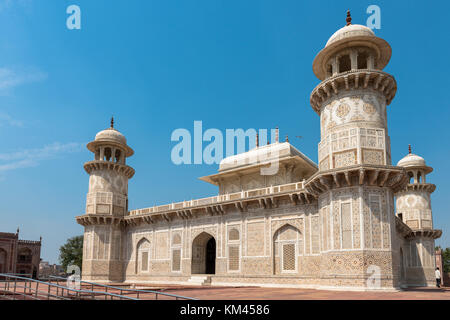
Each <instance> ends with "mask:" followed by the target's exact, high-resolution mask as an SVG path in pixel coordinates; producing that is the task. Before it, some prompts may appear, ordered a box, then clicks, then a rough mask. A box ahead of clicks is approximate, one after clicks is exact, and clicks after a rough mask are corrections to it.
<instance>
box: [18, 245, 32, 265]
mask: <svg viewBox="0 0 450 320" xmlns="http://www.w3.org/2000/svg"><path fill="white" fill-rule="evenodd" d="M18 258H19V259H18V260H19V263H31V260H32V258H33V253H32V252H31V250H30V249H28V248H24V249H21V250H20V251H19V257H18Z"/></svg>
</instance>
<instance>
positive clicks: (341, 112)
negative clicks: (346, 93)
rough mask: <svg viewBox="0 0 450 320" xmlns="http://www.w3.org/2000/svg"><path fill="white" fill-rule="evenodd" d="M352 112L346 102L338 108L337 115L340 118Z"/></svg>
mask: <svg viewBox="0 0 450 320" xmlns="http://www.w3.org/2000/svg"><path fill="white" fill-rule="evenodd" d="M349 112H350V107H349V105H348V104H346V103H341V104H340V105H339V107H337V109H336V115H337V116H338V117H339V118H344V117H345V116H346V115H348V113H349Z"/></svg>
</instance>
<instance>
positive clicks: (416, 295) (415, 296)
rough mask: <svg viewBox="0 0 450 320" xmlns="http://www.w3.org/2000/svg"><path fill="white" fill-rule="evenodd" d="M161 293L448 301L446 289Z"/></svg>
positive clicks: (220, 297) (254, 289)
mask: <svg viewBox="0 0 450 320" xmlns="http://www.w3.org/2000/svg"><path fill="white" fill-rule="evenodd" d="M164 292H167V293H173V294H177V295H182V296H188V297H193V298H198V299H201V300H210V299H213V300H450V288H441V289H438V288H415V289H407V290H403V291H399V292H355V291H326V290H314V289H292V288H260V287H238V288H230V287H227V288H214V287H209V288H189V289H188V288H186V289H182V288H180V289H169V290H165V291H164Z"/></svg>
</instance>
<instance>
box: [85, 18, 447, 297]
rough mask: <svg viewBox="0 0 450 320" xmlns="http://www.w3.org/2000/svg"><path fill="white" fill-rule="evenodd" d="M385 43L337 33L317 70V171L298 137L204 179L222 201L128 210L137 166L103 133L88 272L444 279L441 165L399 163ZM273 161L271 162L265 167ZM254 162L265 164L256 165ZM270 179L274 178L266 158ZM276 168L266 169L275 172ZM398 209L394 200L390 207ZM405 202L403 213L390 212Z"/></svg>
mask: <svg viewBox="0 0 450 320" xmlns="http://www.w3.org/2000/svg"><path fill="white" fill-rule="evenodd" d="M390 57H391V47H390V46H389V44H388V43H387V42H386V41H385V40H383V39H381V38H378V37H376V36H375V34H374V33H373V31H372V30H370V29H369V28H367V27H365V26H362V25H353V24H351V17H350V14H349V13H348V16H347V25H346V26H344V27H343V28H341V29H339V30H338V31H337V32H336V33H334V34H333V35H332V36H331V38H330V39H329V40H328V42H327V43H326V45H325V47H324V48H323V49H322V50H321V51H320V52H319V53H318V55H317V56H316V58H315V59H314V63H313V71H314V73H315V75H316V76H317V77H318V78H319V79H320V80H321V82H320V83H319V84H318V85H317V86H316V87H315V88H314V90H313V91H312V93H311V97H310V103H311V106H312V108H313V110H314V111H315V112H316V113H317V114H318V115H319V117H320V133H321V139H320V142H319V144H318V164H317V165H316V164H315V163H314V162H313V161H311V160H310V159H309V158H308V157H306V156H305V155H304V154H303V153H301V152H300V151H299V150H297V149H296V148H295V147H294V146H292V145H291V144H290V143H289V142H288V141H286V142H279V139H278V131H277V137H276V139H275V141H274V142H273V143H271V144H268V145H264V146H259V145H258V143H257V144H256V148H254V149H252V150H250V151H248V152H245V153H243V154H239V155H235V156H232V157H228V158H226V159H223V160H222V162H221V163H220V166H219V171H218V172H217V173H216V174H213V175H210V176H207V177H202V178H201V179H202V180H204V181H206V182H208V183H212V184H214V185H217V186H218V189H219V194H218V195H217V196H213V197H209V198H203V199H197V200H191V201H184V202H178V203H171V204H166V205H161V206H156V207H150V208H144V209H137V210H131V211H129V210H128V180H129V179H131V178H132V177H133V175H134V169H133V168H131V167H130V166H128V165H127V164H126V159H127V158H128V157H130V156H132V155H133V153H134V152H133V150H132V149H131V148H130V147H129V146H128V145H127V140H126V139H125V137H124V136H123V135H122V134H121V133H120V132H118V131H117V130H116V129H114V123H113V122H111V127H110V128H108V129H106V130H103V131H101V132H99V133H98V134H97V136H96V137H95V140H94V141H93V142H90V143H89V144H88V146H87V147H88V149H89V150H90V151H92V152H93V153H94V154H95V157H94V160H93V161H89V162H87V163H85V165H84V168H85V170H86V172H87V173H88V174H89V175H90V180H89V192H88V194H87V201H86V212H85V213H84V214H83V215H81V216H78V217H77V218H76V220H77V222H78V223H79V224H81V225H83V226H84V228H85V233H84V252H83V278H84V279H85V280H93V281H104V282H125V283H139V282H142V283H158V282H159V283H185V284H186V283H193V284H206V283H208V284H211V285H263V286H264V285H266V286H297V287H309V288H321V289H326V288H329V289H341V290H349V289H351V290H395V289H398V288H400V287H407V286H427V285H430V286H431V285H434V268H435V257H434V241H435V239H436V238H439V237H440V236H441V233H442V232H441V231H440V230H436V229H434V226H433V219H432V212H431V200H430V196H431V193H432V192H433V191H434V189H435V185H433V184H430V183H428V182H427V181H426V175H427V174H429V173H430V172H431V171H432V168H430V167H428V166H427V165H426V163H425V160H424V159H423V158H421V157H419V156H417V155H414V154H412V153H411V150H410V152H409V154H408V155H406V157H404V158H403V159H402V160H400V161H399V162H398V163H397V165H396V166H393V165H392V164H391V162H392V160H391V148H390V138H389V135H388V128H387V113H386V107H387V105H389V104H390V103H391V101H392V99H393V98H394V96H395V93H396V90H397V84H396V81H395V79H394V77H393V76H392V75H390V74H388V73H386V72H384V71H382V70H383V68H384V67H385V66H386V65H387V64H388V62H389V59H390ZM262 154H268V155H270V156H269V157H266V158H265V159H266V161H258V160H259V159H260V156H261V155H262ZM255 159H256V160H257V161H255ZM274 161H276V162H277V163H278V169H277V170H274V172H270V173H267V172H264V169H267V165H268V163H273V162H274ZM266 171H267V170H266ZM394 202H395V206H394ZM394 208H395V209H394Z"/></svg>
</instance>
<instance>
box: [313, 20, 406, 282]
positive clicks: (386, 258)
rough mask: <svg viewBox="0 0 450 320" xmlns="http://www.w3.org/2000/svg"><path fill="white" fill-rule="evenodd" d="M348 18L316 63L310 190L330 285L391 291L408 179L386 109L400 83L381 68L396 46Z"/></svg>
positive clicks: (326, 279) (396, 277) (396, 275)
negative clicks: (400, 197) (316, 127)
mask: <svg viewBox="0 0 450 320" xmlns="http://www.w3.org/2000/svg"><path fill="white" fill-rule="evenodd" d="M346 21H347V24H346V25H345V26H344V27H343V28H341V29H339V30H338V31H336V32H335V33H334V34H333V35H332V36H331V37H330V39H329V40H328V41H327V43H326V45H325V47H324V48H323V49H322V50H321V51H320V52H319V53H318V54H317V56H316V58H315V59H314V62H313V71H314V74H315V75H316V76H317V77H318V78H319V79H320V80H322V82H321V83H319V84H318V85H317V86H316V88H315V89H314V90H313V92H312V93H311V98H310V102H311V106H312V108H313V110H314V111H315V112H316V113H317V114H318V115H319V116H320V133H321V140H320V143H319V145H318V160H319V171H318V172H317V173H316V174H315V175H314V176H313V177H311V178H310V179H309V180H308V181H307V183H306V189H307V190H308V191H309V192H310V193H312V194H313V195H315V196H316V197H317V199H318V210H319V216H320V220H321V224H322V225H321V257H322V258H321V259H322V264H323V268H322V270H324V271H323V274H322V275H321V276H322V279H323V285H324V286H336V285H339V286H349V287H359V288H360V289H383V290H389V289H393V288H398V286H399V281H398V276H399V274H398V261H397V260H396V259H397V258H396V256H397V253H396V252H395V250H396V248H395V245H393V241H394V240H393V239H395V215H394V193H395V192H396V191H398V190H400V189H401V188H403V186H404V185H405V183H406V180H407V179H406V175H405V172H404V170H403V169H402V168H398V167H394V166H391V150H390V141H389V135H388V127H387V113H386V107H387V105H389V104H390V103H391V101H392V99H393V98H394V96H395V93H396V90H397V84H396V81H395V79H394V77H393V76H392V75H390V74H388V73H386V72H384V71H382V70H383V68H384V67H386V65H387V64H388V62H389V59H390V57H391V47H390V46H389V44H388V43H387V42H386V41H385V40H383V39H381V38H379V37H377V36H375V34H374V32H373V31H372V30H371V29H369V28H368V27H366V26H363V25H354V24H352V23H351V17H350V12H347V19H346ZM330 266H331V267H330ZM325 270H326V271H325ZM374 270H377V271H376V272H379V277H378V280H379V281H378V280H377V281H375V282H373V278H372V276H373V272H374ZM336 279H339V280H336ZM337 282H339V283H337Z"/></svg>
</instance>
